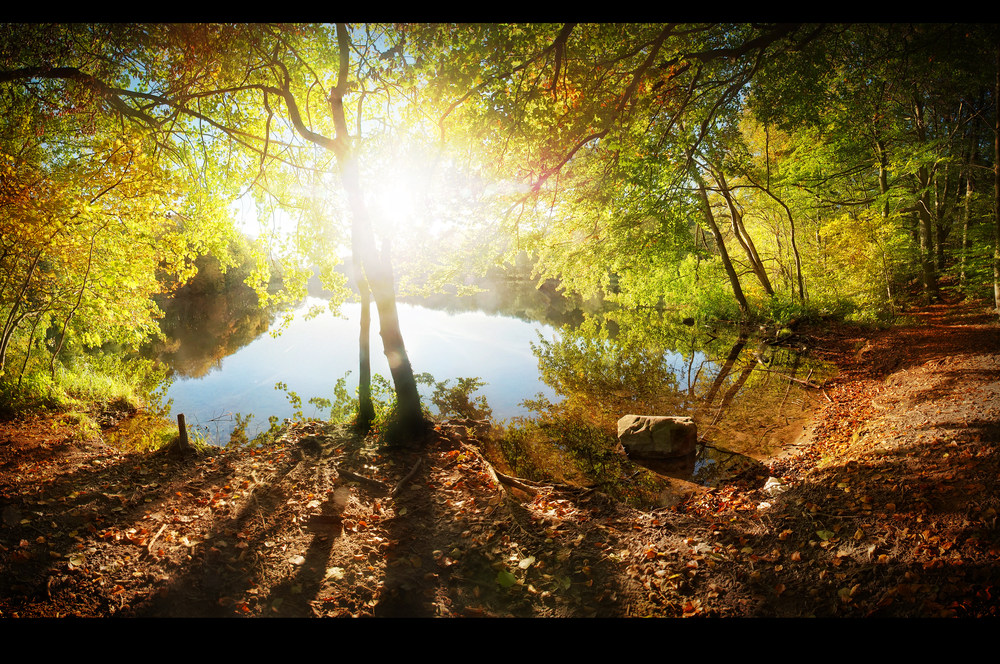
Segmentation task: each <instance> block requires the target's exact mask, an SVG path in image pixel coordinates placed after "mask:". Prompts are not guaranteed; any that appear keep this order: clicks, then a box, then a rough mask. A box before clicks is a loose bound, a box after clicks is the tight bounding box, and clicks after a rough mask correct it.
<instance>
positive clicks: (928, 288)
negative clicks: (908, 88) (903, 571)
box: [914, 100, 938, 301]
mask: <svg viewBox="0 0 1000 664" xmlns="http://www.w3.org/2000/svg"><path fill="white" fill-rule="evenodd" d="M914 110H915V113H914V119H915V121H916V126H917V139H918V140H919V141H920V142H921V143H923V142H925V141H926V132H925V129H924V114H923V104H922V103H920V101H919V100H918V101H917V102H916V104H915V105H914ZM930 184H931V177H930V173H929V172H928V170H927V167H926V166H921V167H920V168H918V169H917V186H918V188H919V190H920V191H919V193H918V195H917V217H918V219H919V222H920V226H919V235H920V274H921V281H922V282H923V288H924V297H925V298H926V299H927V300H928V301H934V300H936V299H937V296H938V286H937V275H936V274H935V272H934V222H933V219H932V218H931V208H930V205H931V202H930Z"/></svg>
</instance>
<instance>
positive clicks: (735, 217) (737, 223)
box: [713, 171, 774, 297]
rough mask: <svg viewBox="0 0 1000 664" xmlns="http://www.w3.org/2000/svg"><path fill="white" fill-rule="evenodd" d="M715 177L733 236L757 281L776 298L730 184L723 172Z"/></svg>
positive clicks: (766, 291)
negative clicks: (737, 207)
mask: <svg viewBox="0 0 1000 664" xmlns="http://www.w3.org/2000/svg"><path fill="white" fill-rule="evenodd" d="M713 176H714V177H715V181H716V182H717V183H718V185H719V191H720V192H721V193H722V196H723V198H725V199H726V205H728V206H729V215H730V217H731V218H732V222H733V235H735V236H736V239H737V241H739V243H740V246H741V247H743V252H744V253H745V254H746V256H747V260H748V261H749V262H750V267H751V268H752V269H753V273H754V274H755V275H757V280H758V281H760V285H761V286H763V287H764V292H765V293H767V294H768V295H769V296H771V297H774V288H773V287H772V286H771V280H770V279H768V277H767V270H765V269H764V264H763V263H762V262H761V260H760V256H759V255H758V254H757V247H756V246H754V243H753V240H752V239H751V238H750V234H749V233H747V230H746V227H744V225H743V215H741V214H740V211H739V210H738V209H736V201H734V200H733V193H732V191H730V189H729V183H727V182H726V176H725V175H723V174H722V171H719V172H718V173H713Z"/></svg>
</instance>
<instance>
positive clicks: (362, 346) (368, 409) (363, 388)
mask: <svg viewBox="0 0 1000 664" xmlns="http://www.w3.org/2000/svg"><path fill="white" fill-rule="evenodd" d="M358 260H359V259H358V256H357V251H355V256H354V281H355V283H356V284H357V286H358V297H359V299H360V300H361V321H360V331H359V335H358V413H357V421H356V422H355V425H356V426H357V428H358V430H359V431H362V432H364V433H367V432H368V431H369V430H370V429H371V425H372V422H373V421H374V419H375V407H374V406H373V405H372V367H371V320H372V305H371V302H372V297H371V289H369V288H368V281H367V280H366V279H365V275H364V272H363V270H362V269H361V264H360V263H359V262H358Z"/></svg>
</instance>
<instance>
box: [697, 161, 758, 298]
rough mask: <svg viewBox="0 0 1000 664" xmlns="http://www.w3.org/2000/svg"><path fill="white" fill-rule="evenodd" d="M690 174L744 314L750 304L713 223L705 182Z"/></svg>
mask: <svg viewBox="0 0 1000 664" xmlns="http://www.w3.org/2000/svg"><path fill="white" fill-rule="evenodd" d="M692 175H693V177H694V179H695V182H696V183H697V184H698V195H699V197H700V198H701V204H702V208H703V210H702V211H703V212H704V213H705V221H706V223H708V227H709V229H710V230H711V231H712V236H713V237H715V246H716V248H717V249H718V250H719V258H720V259H722V266H723V268H725V270H726V274H727V275H728V276H729V283H730V284H731V285H732V287H733V296H735V297H736V303H737V304H738V305H739V307H740V311H741V312H743V314H744V315H746V314H749V313H750V305H749V304H747V299H746V296H745V295H743V287H742V286H741V285H740V277H739V275H738V274H736V270H735V269H734V268H733V262H732V260H730V258H729V252H728V251H727V250H726V242H725V240H724V239H723V237H722V231H720V230H719V225H718V224H717V223H715V216H714V215H713V214H712V205H711V203H709V200H708V193H707V192H706V191H705V183H704V181H703V180H702V179H701V177H700V176H699V175H698V174H697V173H694V172H693V170H692Z"/></svg>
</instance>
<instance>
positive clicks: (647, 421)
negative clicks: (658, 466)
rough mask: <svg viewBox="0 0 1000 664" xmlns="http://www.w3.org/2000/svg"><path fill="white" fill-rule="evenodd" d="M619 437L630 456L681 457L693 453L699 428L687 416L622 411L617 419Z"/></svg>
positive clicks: (647, 457) (646, 457)
mask: <svg viewBox="0 0 1000 664" xmlns="http://www.w3.org/2000/svg"><path fill="white" fill-rule="evenodd" d="M618 440H619V442H621V444H622V447H623V448H625V453H626V454H628V455H629V456H630V457H636V458H645V459H666V458H672V457H682V456H685V455H688V454H693V453H694V451H695V447H696V445H697V443H698V428H697V426H696V425H695V423H694V420H692V419H691V418H690V417H666V416H662V415H625V416H624V417H622V418H621V419H620V420H618Z"/></svg>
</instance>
